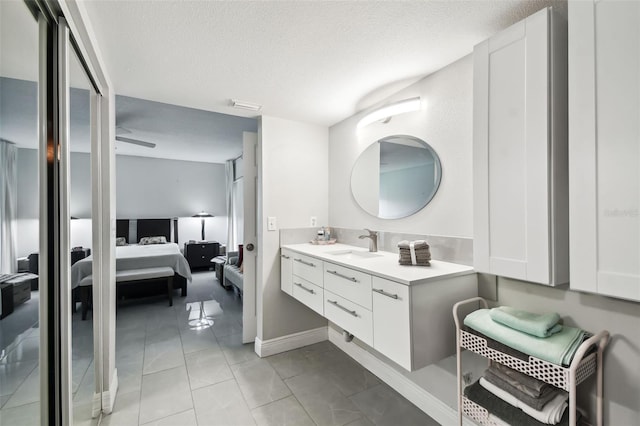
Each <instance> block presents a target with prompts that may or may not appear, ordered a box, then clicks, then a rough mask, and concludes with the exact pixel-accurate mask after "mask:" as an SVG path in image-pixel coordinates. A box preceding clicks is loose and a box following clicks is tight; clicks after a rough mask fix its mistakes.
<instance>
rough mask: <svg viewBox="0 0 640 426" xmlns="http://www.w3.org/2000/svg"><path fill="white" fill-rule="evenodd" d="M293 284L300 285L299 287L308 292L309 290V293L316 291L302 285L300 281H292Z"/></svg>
mask: <svg viewBox="0 0 640 426" xmlns="http://www.w3.org/2000/svg"><path fill="white" fill-rule="evenodd" d="M294 284H295V285H297V286H298V287H300V288H301V289H303V290H305V291H308V292H309V293H311V294H316V292H315V291H313V289H310V288H306V287H305V286H303V285H302V284H300V283H294Z"/></svg>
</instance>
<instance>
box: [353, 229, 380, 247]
mask: <svg viewBox="0 0 640 426" xmlns="http://www.w3.org/2000/svg"><path fill="white" fill-rule="evenodd" d="M364 230H365V231H367V232H369V235H360V236H359V237H358V238H360V239H361V240H362V239H363V238H369V251H370V252H376V251H378V232H377V231H372V230H370V229H367V228H364Z"/></svg>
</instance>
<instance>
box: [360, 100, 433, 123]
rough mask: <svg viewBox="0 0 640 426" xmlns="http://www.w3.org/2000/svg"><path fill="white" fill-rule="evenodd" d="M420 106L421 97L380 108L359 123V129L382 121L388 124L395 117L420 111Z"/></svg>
mask: <svg viewBox="0 0 640 426" xmlns="http://www.w3.org/2000/svg"><path fill="white" fill-rule="evenodd" d="M420 106H421V102H420V96H417V97H415V98H410V99H405V100H403V101H399V102H395V103H392V104H390V105H386V106H383V107H382V108H378V109H376V110H374V111H372V112H370V113H369V114H367V115H365V116H364V117H363V118H362V119H361V120H360V121H359V122H358V129H360V128H362V127H365V126H368V125H369V124H371V123H373V122H376V121H382V122H384V123H386V122H388V121H389V119H391V117H393V116H394V115H398V114H403V113H405V112H412V111H418V110H419V109H420Z"/></svg>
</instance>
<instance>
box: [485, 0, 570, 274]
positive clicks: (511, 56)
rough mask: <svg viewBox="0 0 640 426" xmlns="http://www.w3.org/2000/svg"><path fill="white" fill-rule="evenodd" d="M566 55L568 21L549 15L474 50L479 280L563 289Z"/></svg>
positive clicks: (530, 19) (565, 263) (566, 255)
mask: <svg viewBox="0 0 640 426" xmlns="http://www.w3.org/2000/svg"><path fill="white" fill-rule="evenodd" d="M566 48H567V46H566V21H564V19H563V18H561V17H560V16H558V15H557V14H555V13H554V12H553V11H552V9H551V8H547V9H543V10H540V11H539V12H537V13H535V14H533V15H531V16H530V17H528V18H526V19H525V20H523V21H521V22H519V23H517V24H514V25H513V26H511V27H509V28H507V29H506V30H504V31H502V32H500V33H498V34H496V35H495V36H493V37H491V38H490V39H488V40H486V41H484V42H482V43H480V44H478V45H477V46H476V47H475V49H474V53H473V58H474V81H473V86H474V87H473V92H474V93H473V103H474V105H473V165H474V169H473V177H474V179H473V182H474V186H473V192H474V226H473V228H474V241H473V248H474V253H473V256H474V268H475V269H476V271H478V272H486V273H491V274H495V275H500V276H504V277H510V278H516V279H521V280H526V281H532V282H536V283H541V284H547V285H559V284H563V283H567V282H568V281H569V250H568V245H569V235H568V195H567V191H568V176H567V175H568V172H567V161H568V160H567V87H566ZM563 57H564V59H563Z"/></svg>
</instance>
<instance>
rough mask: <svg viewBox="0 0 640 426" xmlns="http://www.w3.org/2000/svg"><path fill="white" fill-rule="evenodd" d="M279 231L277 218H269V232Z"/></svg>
mask: <svg viewBox="0 0 640 426" xmlns="http://www.w3.org/2000/svg"><path fill="white" fill-rule="evenodd" d="M277 229H278V222H277V221H276V217H275V216H269V217H268V218H267V230H269V231H275V230H277Z"/></svg>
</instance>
